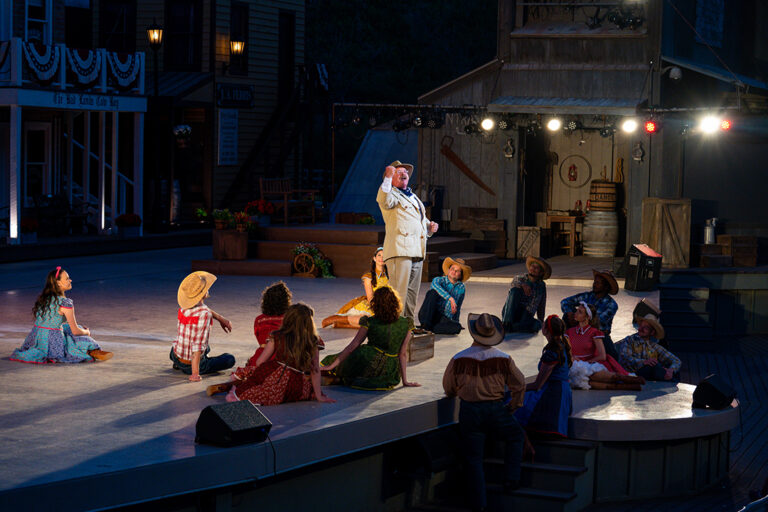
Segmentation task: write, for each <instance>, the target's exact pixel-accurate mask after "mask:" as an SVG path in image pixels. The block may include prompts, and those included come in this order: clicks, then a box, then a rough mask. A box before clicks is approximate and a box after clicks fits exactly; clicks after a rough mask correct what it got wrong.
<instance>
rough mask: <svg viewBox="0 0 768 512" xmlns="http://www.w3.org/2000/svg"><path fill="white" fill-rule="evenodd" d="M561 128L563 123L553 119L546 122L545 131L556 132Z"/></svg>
mask: <svg viewBox="0 0 768 512" xmlns="http://www.w3.org/2000/svg"><path fill="white" fill-rule="evenodd" d="M562 126H563V122H562V121H560V119H558V118H556V117H553V118H552V119H550V120H549V121H548V122H547V129H548V130H549V131H551V132H556V131H557V130H559V129H560V128H561V127H562Z"/></svg>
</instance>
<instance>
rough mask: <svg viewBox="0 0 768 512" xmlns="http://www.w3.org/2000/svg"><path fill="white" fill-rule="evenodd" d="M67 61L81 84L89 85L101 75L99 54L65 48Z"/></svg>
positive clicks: (92, 51)
mask: <svg viewBox="0 0 768 512" xmlns="http://www.w3.org/2000/svg"><path fill="white" fill-rule="evenodd" d="M67 61H68V62H69V68H70V69H71V70H72V73H74V74H75V76H76V77H77V81H78V82H80V83H81V84H90V83H91V82H93V81H95V80H96V79H97V78H98V77H99V73H101V52H99V51H94V50H80V49H76V48H67Z"/></svg>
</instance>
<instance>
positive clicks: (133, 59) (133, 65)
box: [107, 52, 141, 87]
mask: <svg viewBox="0 0 768 512" xmlns="http://www.w3.org/2000/svg"><path fill="white" fill-rule="evenodd" d="M121 58H122V59H126V60H125V62H123V61H121V60H120V59H121ZM107 61H109V69H110V70H111V71H112V75H114V77H115V80H116V81H117V83H118V85H120V87H128V86H129V85H131V84H132V83H133V82H134V81H135V80H136V76H137V75H138V74H139V71H140V70H141V54H139V53H129V54H124V53H123V54H118V53H117V52H109V53H108V54H107Z"/></svg>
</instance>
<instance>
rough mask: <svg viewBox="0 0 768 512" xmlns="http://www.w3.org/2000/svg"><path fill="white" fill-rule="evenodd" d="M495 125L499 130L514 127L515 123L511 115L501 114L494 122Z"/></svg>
mask: <svg viewBox="0 0 768 512" xmlns="http://www.w3.org/2000/svg"><path fill="white" fill-rule="evenodd" d="M496 126H498V127H499V130H511V129H512V128H514V126H515V123H514V121H513V118H512V116H510V115H506V114H505V115H503V116H501V119H499V122H498V123H497V124H496Z"/></svg>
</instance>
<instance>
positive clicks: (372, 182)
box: [331, 129, 419, 224]
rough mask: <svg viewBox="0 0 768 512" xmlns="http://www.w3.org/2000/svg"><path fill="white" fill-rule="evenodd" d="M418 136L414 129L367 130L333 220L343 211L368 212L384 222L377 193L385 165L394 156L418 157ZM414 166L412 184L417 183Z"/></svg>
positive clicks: (404, 159)
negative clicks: (377, 200)
mask: <svg viewBox="0 0 768 512" xmlns="http://www.w3.org/2000/svg"><path fill="white" fill-rule="evenodd" d="M418 141H419V136H418V133H417V131H416V130H415V129H410V130H406V131H403V132H399V133H395V132H394V131H392V130H368V133H366V135H365V139H363V142H362V144H360V149H359V150H358V151H357V155H356V156H355V159H354V161H353V162H352V165H351V166H350V167H349V171H347V175H346V176H345V177H344V182H343V183H342V184H341V187H339V192H338V194H336V199H335V200H334V201H333V204H332V205H331V222H333V219H335V218H336V214H337V213H340V212H357V213H362V212H367V213H370V214H371V215H372V216H373V218H374V219H375V220H376V223H377V224H383V223H384V219H382V217H381V210H379V205H378V203H377V202H376V193H377V192H378V191H379V187H380V186H381V179H382V177H383V175H384V168H385V167H386V166H387V165H389V163H390V162H392V161H394V160H400V161H401V162H408V163H413V164H414V166H415V164H416V162H417V159H418ZM418 171H419V169H418V168H414V170H413V175H412V176H411V180H410V182H411V184H416V183H418V180H417V173H418Z"/></svg>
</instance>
